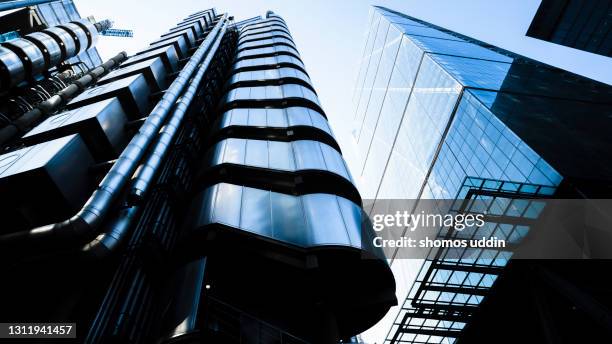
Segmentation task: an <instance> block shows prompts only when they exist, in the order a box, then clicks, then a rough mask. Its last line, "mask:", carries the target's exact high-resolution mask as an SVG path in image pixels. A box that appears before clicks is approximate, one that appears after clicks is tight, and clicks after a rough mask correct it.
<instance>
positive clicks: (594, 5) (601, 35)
mask: <svg viewBox="0 0 612 344" xmlns="http://www.w3.org/2000/svg"><path fill="white" fill-rule="evenodd" d="M611 26H612V1H609V0H600V1H579V0H561V1H559V0H543V1H542V2H541V3H540V7H538V11H537V12H536V14H535V16H534V17H533V21H532V22H531V25H530V26H529V29H528V30H527V36H529V37H533V38H537V39H541V40H545V41H548V42H551V43H556V44H561V45H565V46H567V47H570V48H575V49H580V50H584V51H588V52H591V53H594V54H599V55H603V56H608V57H612V30H610V27H611Z"/></svg>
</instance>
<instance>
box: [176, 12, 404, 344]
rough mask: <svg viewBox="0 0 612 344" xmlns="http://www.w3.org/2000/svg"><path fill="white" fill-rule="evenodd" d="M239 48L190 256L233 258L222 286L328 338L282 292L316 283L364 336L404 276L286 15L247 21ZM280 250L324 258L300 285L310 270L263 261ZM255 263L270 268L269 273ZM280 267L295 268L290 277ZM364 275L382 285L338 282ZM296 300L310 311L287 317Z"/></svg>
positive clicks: (195, 214)
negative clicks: (365, 200)
mask: <svg viewBox="0 0 612 344" xmlns="http://www.w3.org/2000/svg"><path fill="white" fill-rule="evenodd" d="M235 54H236V55H235V59H234V64H233V66H232V67H231V70H230V76H229V79H228V81H227V82H226V83H225V88H224V95H223V96H222V97H221V102H220V105H219V109H220V111H222V112H223V114H222V115H221V116H220V117H219V119H218V120H217V122H216V123H215V125H214V126H213V131H212V133H211V138H210V140H209V144H210V146H209V150H208V153H207V154H206V155H205V158H204V160H203V162H202V166H201V171H200V175H199V177H198V179H197V182H196V184H197V186H198V190H201V191H200V192H199V194H198V195H197V196H196V197H195V198H194V200H193V201H192V203H191V210H190V221H189V228H192V231H191V235H190V236H189V239H188V243H187V244H186V245H187V248H186V249H185V250H184V252H190V253H191V254H192V255H193V254H195V256H198V254H197V253H198V252H199V253H200V254H201V255H205V256H206V257H207V261H208V262H207V263H206V264H208V265H213V264H214V260H215V258H216V259H222V260H223V261H224V263H223V264H224V265H223V268H222V269H223V270H226V269H228V270H231V271H232V272H231V274H230V273H229V272H228V273H227V274H224V273H220V272H218V271H217V272H216V273H217V275H216V279H215V280H214V281H212V283H216V284H218V288H220V289H222V290H223V291H222V292H220V294H221V295H222V296H221V297H222V298H224V299H225V300H229V301H231V302H233V304H234V305H235V306H236V307H238V308H246V309H250V307H252V305H250V304H249V301H248V300H245V299H249V298H255V299H258V300H259V302H262V303H265V304H266V305H267V306H266V307H269V309H270V310H271V309H275V310H276V312H280V313H282V314H284V319H283V320H282V321H280V322H279V323H282V326H281V327H282V328H286V329H290V330H291V333H296V334H299V335H301V336H303V337H304V338H308V339H309V340H312V341H314V342H318V341H319V340H320V338H317V337H316V336H315V337H313V336H312V333H308V330H307V329H306V328H307V327H308V326H305V327H304V325H303V324H301V323H300V322H301V320H302V319H303V318H302V317H305V316H304V314H308V316H306V317H309V316H312V317H317V316H320V315H317V314H318V313H317V312H318V311H317V310H316V307H313V305H312V304H309V303H308V301H303V302H304V303H301V302H300V301H296V300H295V299H292V296H290V295H285V293H286V292H284V291H281V290H278V289H275V288H279V289H283V288H284V289H285V290H292V291H293V293H294V294H295V295H300V297H304V299H308V298H309V297H310V296H308V294H309V291H308V289H309V288H308V287H305V286H304V285H300V283H304V284H309V285H311V286H312V288H314V289H317V290H318V293H319V297H322V298H323V299H326V300H334V305H329V309H330V312H331V313H332V314H333V315H332V316H333V317H334V318H335V319H337V320H336V321H337V323H338V328H337V331H338V333H339V334H340V335H341V336H342V337H344V336H350V335H354V334H356V333H358V332H360V331H362V330H365V329H366V328H368V327H369V326H371V325H373V324H374V323H376V321H378V320H379V319H380V318H381V317H382V315H383V314H384V313H385V312H386V311H387V310H388V308H389V307H390V306H391V305H393V304H395V302H396V300H395V296H394V290H395V289H394V288H395V284H394V280H393V276H392V273H391V271H390V269H389V267H388V266H387V265H386V262H385V261H384V258H383V257H384V255H382V252H381V251H380V250H379V249H377V248H376V247H373V245H372V244H371V240H369V239H370V237H369V235H370V234H371V228H369V227H367V226H364V225H363V224H364V223H365V215H364V213H363V212H362V210H361V197H360V195H359V193H358V191H357V188H356V187H355V185H354V183H353V180H352V178H351V176H350V173H349V171H348V169H347V167H346V163H345V162H344V160H343V158H342V156H341V155H340V149H339V147H338V145H337V143H336V142H335V139H334V138H333V135H332V133H331V130H330V128H329V125H328V124H327V121H326V117H325V114H324V112H323V109H322V107H321V104H320V102H319V100H318V96H317V94H316V92H315V90H314V88H313V86H312V82H311V80H310V78H309V77H308V74H307V73H306V69H305V67H304V65H303V63H302V62H301V60H300V57H299V54H298V52H297V49H296V47H295V44H294V43H293V40H292V39H291V36H290V34H289V30H288V29H287V27H286V25H285V24H284V21H283V20H282V19H280V18H279V17H277V16H274V15H271V16H269V17H268V18H267V19H265V20H260V21H258V22H257V21H256V22H253V23H251V24H247V25H245V26H243V27H242V30H241V32H240V33H239V34H238V39H237V44H236V53H235ZM275 255H277V256H278V257H277V258H276V259H278V260H279V261H280V262H281V264H289V263H288V262H289V261H294V262H295V263H293V264H296V265H297V266H300V265H301V264H304V265H305V266H309V263H307V262H306V261H308V259H314V260H316V261H317V262H318V263H313V265H310V266H309V268H307V269H308V270H309V271H310V272H311V273H312V275H309V276H310V280H309V282H305V281H303V282H295V283H297V284H296V285H294V284H293V283H292V282H289V281H288V280H293V281H299V280H300V279H301V278H303V277H304V275H303V274H304V273H305V272H304V271H303V270H300V268H297V267H296V266H294V267H293V269H294V270H292V269H290V268H288V269H287V270H285V269H280V268H278V267H276V268H275V267H274V264H273V263H270V262H268V263H261V262H260V263H257V264H263V265H257V264H256V263H251V261H258V259H262V260H263V261H266V260H272V261H274V260H275V258H271V257H273V256H275ZM364 255H365V256H368V257H371V259H369V260H366V261H368V262H367V263H364V261H363V260H362V261H354V260H353V258H351V257H355V256H364ZM219 257H222V258H219ZM238 257H240V258H238ZM262 257H265V258H262ZM307 257H310V258H307ZM233 260H236V261H237V262H236V265H232V263H230V262H231V261H233ZM297 262H301V263H297ZM341 262H342V263H341ZM267 264H269V265H267ZM289 265H291V264H289ZM230 266H231V267H230ZM264 266H265V267H264ZM213 269H214V268H213ZM265 269H269V270H267V271H266V272H263V271H262V270H265ZM275 269H279V270H278V271H276V270H275ZM251 270H257V271H259V273H260V276H258V277H261V280H260V279H258V277H255V276H253V275H252V274H251V272H250V271H251ZM275 271H276V273H280V272H279V271H284V272H283V273H284V274H285V275H284V278H280V277H279V276H275ZM357 271H359V273H367V274H368V276H376V277H375V278H376V282H375V283H368V282H364V283H363V284H362V285H359V286H355V285H354V286H352V287H351V288H352V289H353V290H352V291H351V292H347V291H346V290H345V288H342V291H340V290H333V288H329V286H330V285H341V284H342V283H343V280H344V279H345V278H350V277H349V276H350V275H351V274H356V273H357ZM300 274H302V275H300ZM247 276H248V277H247ZM262 276H266V277H262ZM249 278H255V279H257V280H258V282H257V283H258V284H259V287H255V286H254V285H253V281H251V280H249ZM232 286H240V288H238V287H232ZM238 289H240V290H241V291H239V290H238ZM255 290H256V291H255ZM270 290H274V292H272V291H270ZM367 293H375V294H376V295H378V296H380V299H379V300H378V302H374V303H370V304H367V303H361V302H360V301H358V299H359V297H356V296H355V295H367ZM238 294H240V295H241V296H238ZM289 294H291V293H289ZM285 297H287V298H286V299H285ZM365 298H366V299H367V296H365ZM291 302H295V305H294V307H297V308H300V309H301V312H303V314H301V315H299V316H298V315H295V314H291V312H285V308H284V307H285V306H284V303H291ZM297 304H299V306H297ZM270 312H274V311H270Z"/></svg>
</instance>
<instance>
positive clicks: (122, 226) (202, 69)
mask: <svg viewBox="0 0 612 344" xmlns="http://www.w3.org/2000/svg"><path fill="white" fill-rule="evenodd" d="M226 29H227V21H223V24H222V27H221V30H220V31H219V32H218V34H217V37H216V39H215V42H214V43H213V45H212V47H211V48H210V50H209V53H208V55H207V56H206V58H205V59H204V61H202V63H201V64H200V66H199V68H198V70H197V72H196V74H195V75H194V76H193V78H192V79H191V82H190V84H189V87H188V88H187V90H186V91H185V93H184V94H183V95H182V96H181V97H180V98H179V100H178V101H177V102H176V104H175V107H174V112H173V113H172V115H171V117H170V119H169V120H168V122H167V123H166V125H164V127H163V128H162V130H161V132H160V133H159V136H158V137H157V140H156V142H155V145H154V146H153V148H152V149H151V153H150V154H149V156H148V158H147V159H146V160H145V161H144V162H143V163H142V164H141V165H140V166H139V167H138V169H137V171H136V173H135V174H134V176H133V178H132V180H133V182H132V185H131V187H130V191H129V193H128V197H129V198H128V201H129V202H130V205H131V206H130V207H129V208H127V209H122V210H121V211H120V214H118V215H117V216H116V217H114V218H113V220H112V221H110V223H109V224H107V225H105V227H106V231H105V232H104V233H101V234H100V235H98V236H97V237H96V238H95V239H94V240H92V241H91V242H89V243H87V244H85V245H84V246H83V248H82V249H81V251H83V252H87V253H89V254H91V255H93V256H95V257H97V258H102V257H105V256H107V255H108V254H109V253H111V252H112V251H113V249H114V248H115V247H117V246H118V245H119V244H120V243H121V242H122V241H123V239H125V237H126V236H127V233H128V229H129V227H130V225H131V222H132V220H133V218H134V217H135V215H136V213H137V212H138V211H139V208H140V205H141V204H142V202H140V201H142V198H143V197H144V195H145V194H146V192H147V191H148V189H149V188H150V187H151V185H152V184H153V182H154V180H153V178H155V176H156V175H157V172H158V170H159V168H160V165H161V163H162V162H163V161H164V159H165V158H166V155H167V154H168V153H169V151H170V147H171V145H172V142H174V139H175V137H176V135H177V133H178V132H179V130H180V128H181V124H182V123H183V118H184V117H185V114H186V113H187V110H188V108H189V105H190V104H191V102H192V100H193V98H194V97H195V94H196V92H197V91H198V89H199V88H200V86H201V83H202V80H203V79H204V74H205V73H206V71H207V70H208V66H209V65H210V63H211V61H212V59H213V56H214V54H215V52H216V51H217V49H218V47H219V45H220V44H221V41H222V40H223V36H224V34H225V31H226ZM209 36H210V35H209Z"/></svg>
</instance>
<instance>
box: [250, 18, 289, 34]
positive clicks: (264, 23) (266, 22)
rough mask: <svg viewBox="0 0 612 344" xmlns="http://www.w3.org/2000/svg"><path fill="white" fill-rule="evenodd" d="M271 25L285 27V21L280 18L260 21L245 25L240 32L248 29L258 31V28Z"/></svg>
mask: <svg viewBox="0 0 612 344" xmlns="http://www.w3.org/2000/svg"><path fill="white" fill-rule="evenodd" d="M271 23H281V24H284V25H287V24H285V21H284V20H283V19H281V18H270V19H265V20H261V21H258V22H255V23H252V24H247V25H245V26H243V27H242V31H243V32H244V31H246V30H250V29H258V28H261V27H264V26H267V25H270V24H271Z"/></svg>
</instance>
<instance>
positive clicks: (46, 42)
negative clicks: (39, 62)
mask: <svg viewBox="0 0 612 344" xmlns="http://www.w3.org/2000/svg"><path fill="white" fill-rule="evenodd" d="M23 38H25V39H27V40H29V41H31V42H32V43H34V44H36V46H37V47H38V48H39V49H40V50H41V51H42V53H43V55H44V56H45V65H46V67H47V68H50V67H54V66H56V65H58V64H59V63H60V62H62V49H61V47H60V45H59V44H58V43H57V41H56V40H55V39H54V38H53V37H51V36H49V34H47V33H44V32H42V31H40V32H32V33H30V34H27V35H25V36H24V37H23Z"/></svg>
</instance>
